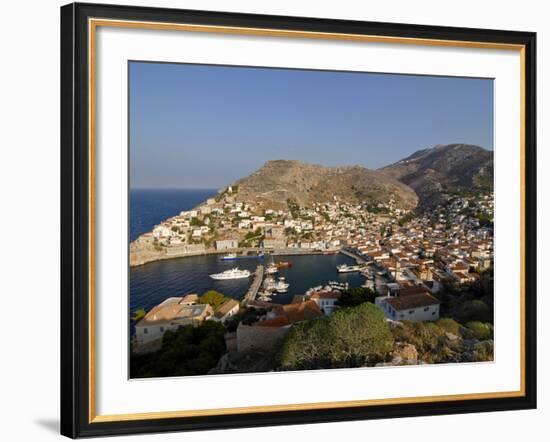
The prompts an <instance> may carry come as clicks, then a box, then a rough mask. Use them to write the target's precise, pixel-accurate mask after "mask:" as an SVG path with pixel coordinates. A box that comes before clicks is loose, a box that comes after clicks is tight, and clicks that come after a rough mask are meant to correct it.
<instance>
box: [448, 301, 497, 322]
mask: <svg viewBox="0 0 550 442" xmlns="http://www.w3.org/2000/svg"><path fill="white" fill-rule="evenodd" d="M456 318H457V319H458V320H459V321H460V322H462V323H466V322H470V321H481V322H489V321H491V320H492V315H491V310H490V309H489V307H488V306H487V304H485V302H483V301H481V300H479V299H474V300H470V301H465V302H464V303H463V304H462V306H461V307H460V308H459V309H458V311H457V312H456Z"/></svg>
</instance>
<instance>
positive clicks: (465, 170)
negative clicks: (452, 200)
mask: <svg viewBox="0 0 550 442" xmlns="http://www.w3.org/2000/svg"><path fill="white" fill-rule="evenodd" d="M379 171H380V172H382V173H384V174H386V175H387V176H389V177H391V178H394V179H396V180H399V181H401V182H403V183H405V184H407V185H408V186H410V187H412V188H413V189H414V190H415V191H416V193H417V194H418V197H419V198H420V203H421V204H422V205H423V206H431V205H434V204H437V203H438V202H440V201H441V199H442V198H443V196H444V194H445V193H446V192H457V191H462V190H475V189H480V190H492V188H493V152H492V151H489V150H485V149H483V148H482V147H479V146H474V145H469V144H448V145H445V146H443V145H437V146H435V147H433V148H431V149H424V150H419V151H417V152H415V153H413V154H412V155H410V156H409V157H407V158H405V159H403V160H401V161H398V162H397V163H394V164H391V165H389V166H386V167H383V168H382V169H379Z"/></svg>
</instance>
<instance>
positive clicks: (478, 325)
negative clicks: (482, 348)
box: [466, 321, 493, 341]
mask: <svg viewBox="0 0 550 442" xmlns="http://www.w3.org/2000/svg"><path fill="white" fill-rule="evenodd" d="M466 328H467V329H468V330H470V331H471V332H472V334H473V337H474V339H479V340H481V341H483V340H486V339H493V325H492V324H489V323H487V322H480V321H470V322H467V323H466Z"/></svg>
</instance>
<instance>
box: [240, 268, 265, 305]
mask: <svg viewBox="0 0 550 442" xmlns="http://www.w3.org/2000/svg"><path fill="white" fill-rule="evenodd" d="M263 279H264V266H263V265H259V266H258V267H256V272H255V274H254V281H252V285H251V286H250V288H249V289H248V292H246V295H245V296H244V299H243V303H244V304H247V303H249V302H251V301H254V300H255V299H256V295H257V294H258V290H260V287H261V285H262V281H263Z"/></svg>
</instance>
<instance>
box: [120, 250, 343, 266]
mask: <svg viewBox="0 0 550 442" xmlns="http://www.w3.org/2000/svg"><path fill="white" fill-rule="evenodd" d="M341 251H342V248H338V249H331V250H325V251H323V250H306V249H300V250H296V248H285V249H264V248H261V247H250V248H243V247H240V248H235V249H226V250H216V249H214V248H211V249H206V250H204V251H200V252H177V251H170V249H169V248H164V249H163V250H162V251H160V250H159V251H155V252H151V251H148V252H147V253H140V252H132V250H131V247H130V253H129V265H130V267H139V266H142V265H145V264H148V263H151V262H156V261H164V260H168V259H175V258H186V257H192V256H206V255H226V254H228V253H237V254H245V253H246V254H255V253H259V252H263V253H265V254H266V255H271V256H292V255H327V254H336V253H341Z"/></svg>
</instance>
